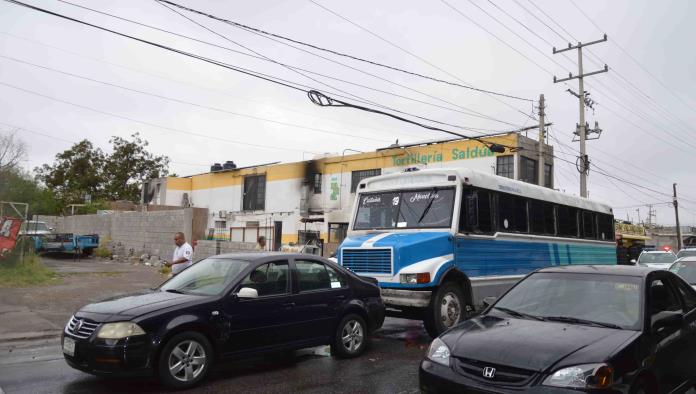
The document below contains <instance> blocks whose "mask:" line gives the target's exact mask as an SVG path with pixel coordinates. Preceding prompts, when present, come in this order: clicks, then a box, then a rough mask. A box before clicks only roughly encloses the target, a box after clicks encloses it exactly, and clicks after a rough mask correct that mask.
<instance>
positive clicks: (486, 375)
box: [483, 367, 495, 379]
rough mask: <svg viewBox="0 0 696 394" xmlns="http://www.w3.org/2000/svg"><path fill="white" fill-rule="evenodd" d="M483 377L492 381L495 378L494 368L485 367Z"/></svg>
mask: <svg viewBox="0 0 696 394" xmlns="http://www.w3.org/2000/svg"><path fill="white" fill-rule="evenodd" d="M483 377H484V378H488V379H493V377H495V368H493V367H486V368H484V369H483Z"/></svg>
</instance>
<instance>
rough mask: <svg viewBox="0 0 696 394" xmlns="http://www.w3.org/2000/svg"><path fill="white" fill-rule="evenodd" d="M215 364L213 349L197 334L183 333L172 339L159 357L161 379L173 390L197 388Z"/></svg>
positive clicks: (206, 340) (204, 338)
mask: <svg viewBox="0 0 696 394" xmlns="http://www.w3.org/2000/svg"><path fill="white" fill-rule="evenodd" d="M212 363H213V348H212V346H211V345H210V342H209V341H208V339H207V338H206V337H205V336H203V335H201V334H199V333H197V332H192V331H191V332H183V333H180V334H177V335H175V336H174V337H172V338H171V339H170V340H169V341H168V342H167V344H166V345H165V346H164V348H163V349H162V352H161V353H160V357H159V366H158V372H159V378H160V381H161V382H162V384H164V385H165V386H167V387H169V388H172V389H177V390H180V389H187V388H191V387H194V386H196V385H197V384H198V383H200V382H201V380H203V379H204V378H205V376H206V375H207V374H208V371H209V370H210V367H211V366H212Z"/></svg>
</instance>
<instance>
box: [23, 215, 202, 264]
mask: <svg viewBox="0 0 696 394" xmlns="http://www.w3.org/2000/svg"><path fill="white" fill-rule="evenodd" d="M205 214H206V215H207V212H206V213H205ZM193 217H194V209H193V208H186V209H179V210H167V211H154V212H118V211H117V212H114V213H111V214H108V215H75V216H65V217H60V216H40V217H38V219H37V220H42V221H45V222H46V223H48V224H49V226H50V227H53V228H54V231H55V232H61V233H67V232H70V233H76V234H98V235H99V237H100V239H101V240H107V239H108V240H110V241H111V243H112V244H113V245H118V246H120V247H119V249H121V250H124V251H125V253H127V254H128V253H129V252H130V250H131V249H132V253H133V255H136V256H139V255H141V254H143V253H146V254H151V255H156V256H160V257H161V258H163V259H166V260H169V259H171V257H172V256H171V255H172V253H173V251H174V234H175V233H176V232H178V231H181V232H183V233H184V234H185V235H186V239H187V240H188V242H189V243H190V242H191V239H192V234H193V233H194V231H193V230H194V229H193ZM196 232H200V231H196Z"/></svg>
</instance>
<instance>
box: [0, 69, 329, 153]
mask: <svg viewBox="0 0 696 394" xmlns="http://www.w3.org/2000/svg"><path fill="white" fill-rule="evenodd" d="M0 85H2V86H6V87H9V88H12V89H16V90H19V91H22V92H25V93H28V94H32V95H35V96H39V97H43V98H45V99H49V100H52V101H56V102H60V103H63V104H67V105H70V106H73V107H77V108H81V109H85V110H88V111H91V112H96V113H99V114H102V115H107V116H111V117H114V118H118V119H123V120H127V121H129V122H133V123H139V124H143V125H146V126H150V127H155V128H159V129H163V130H168V131H172V132H175V133H179V134H184V135H192V136H196V137H201V138H207V139H213V140H216V141H223V142H229V143H231V144H236V145H242V146H250V147H254V148H263V149H271V150H280V151H282V150H292V151H296V152H308V153H314V154H320V153H321V152H316V151H308V150H306V149H297V148H290V147H286V146H283V147H280V146H272V145H264V144H254V143H249V142H243V141H236V140H231V139H228V138H222V137H215V136H211V135H206V134H203V133H198V132H193V131H188V130H182V129H177V128H173V127H168V126H162V125H158V124H156V123H152V122H146V121H142V120H139V119H135V118H131V117H127V116H123V115H118V114H115V113H112V112H107V111H102V110H100V109H96V108H92V107H89V106H86V105H82V104H78V103H73V102H71V101H67V100H63V99H60V98H57V97H52V96H49V95H45V94H43V93H39V92H35V91H32V90H29V89H25V88H22V87H20V86H16V85H12V84H9V83H6V82H3V81H0Z"/></svg>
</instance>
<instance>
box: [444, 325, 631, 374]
mask: <svg viewBox="0 0 696 394" xmlns="http://www.w3.org/2000/svg"><path fill="white" fill-rule="evenodd" d="M639 335H640V333H638V332H636V331H631V330H618V329H611V328H604V327H594V326H586V325H573V324H565V323H558V322H544V321H536V320H526V319H512V318H511V319H507V318H500V317H497V316H493V315H483V316H479V317H475V318H472V319H469V320H467V321H465V322H463V323H461V324H460V325H459V326H457V327H455V328H453V329H452V330H450V331H448V332H446V333H445V334H443V335H442V337H441V339H442V340H443V341H444V342H445V343H446V344H447V346H449V348H450V352H451V354H452V356H453V357H458V358H465V359H469V360H478V361H483V362H487V363H491V364H494V365H500V366H510V367H515V368H521V369H526V370H534V371H537V372H543V371H547V370H548V369H550V368H552V367H553V366H555V365H557V364H558V363H562V362H563V360H564V359H572V360H573V363H576V362H577V363H586V362H602V361H605V360H607V359H608V358H609V357H610V356H611V355H612V354H613V352H614V351H615V350H616V349H617V348H618V347H619V346H621V345H622V344H623V343H625V342H626V341H628V340H631V339H633V338H635V337H637V336H639ZM585 357H587V360H583V358H585Z"/></svg>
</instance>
